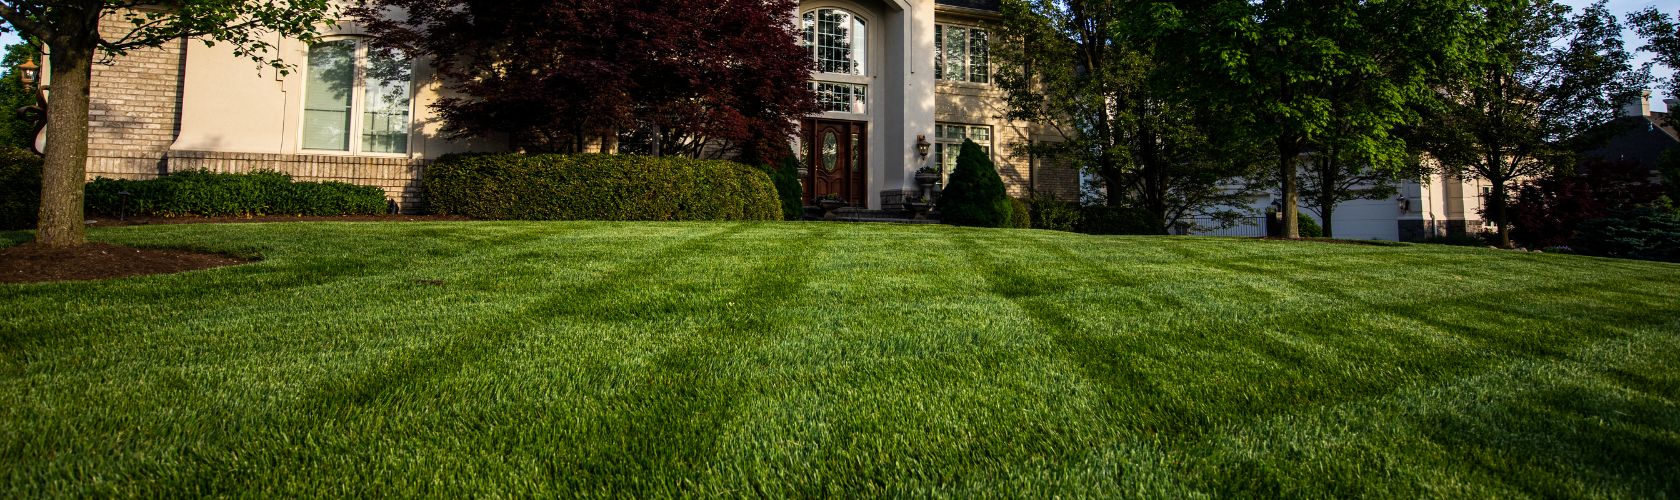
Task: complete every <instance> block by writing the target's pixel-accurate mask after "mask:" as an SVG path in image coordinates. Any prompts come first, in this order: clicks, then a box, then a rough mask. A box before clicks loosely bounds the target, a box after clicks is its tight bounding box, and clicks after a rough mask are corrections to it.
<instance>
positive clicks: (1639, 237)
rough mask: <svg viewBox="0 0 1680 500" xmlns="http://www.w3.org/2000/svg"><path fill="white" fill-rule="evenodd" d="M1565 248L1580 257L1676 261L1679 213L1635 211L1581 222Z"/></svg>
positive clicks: (1679, 249) (1679, 241) (1679, 246)
mask: <svg viewBox="0 0 1680 500" xmlns="http://www.w3.org/2000/svg"><path fill="white" fill-rule="evenodd" d="M1569 248H1570V250H1571V251H1573V252H1575V253H1579V254H1583V255H1596V256H1600V257H1620V258H1624V259H1642V260H1660V261H1665V262H1680V214H1675V213H1674V212H1671V211H1667V210H1662V209H1658V208H1636V209H1633V210H1629V211H1626V212H1621V213H1617V214H1616V215H1612V216H1610V217H1605V218H1601V219H1592V220H1589V221H1586V222H1582V223H1581V225H1580V226H1577V227H1576V228H1575V237H1574V238H1573V239H1571V240H1570V242H1569Z"/></svg>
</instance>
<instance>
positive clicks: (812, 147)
mask: <svg viewBox="0 0 1680 500" xmlns="http://www.w3.org/2000/svg"><path fill="white" fill-rule="evenodd" d="M826 125H837V126H841V127H844V129H843V133H842V136H849V135H852V134H856V135H857V140H856V141H848V140H846V139H844V138H842V139H841V140H840V148H839V149H840V151H839V152H838V153H837V154H838V155H839V156H840V160H839V162H838V163H840V164H843V165H845V173H844V174H843V176H844V177H845V180H844V181H843V183H842V186H841V195H840V198H841V199H842V200H845V201H846V203H847V204H849V205H851V206H853V207H860V208H861V207H864V206H865V203H867V201H868V196H866V193H867V191H868V180H869V122H867V121H858V120H838V119H831V118H820V117H808V118H805V119H804V120H801V121H800V126H799V129H800V130H799V137H800V139H801V141H802V142H804V143H805V146H804V148H803V149H805V165H804V167H805V169H806V171H807V173H806V174H805V179H804V181H805V182H804V184H805V186H804V189H803V191H804V202H805V205H806V206H811V205H814V204H815V202H816V197H817V193H816V189H817V182H816V180H817V174H818V173H819V172H821V170H822V167H821V165H819V164H818V163H819V162H820V161H822V154H821V151H820V149H819V148H821V147H822V146H821V142H822V141H821V140H820V139H819V138H818V137H817V135H818V129H819V128H821V127H823V126H826ZM854 144H855V146H856V148H857V149H858V151H856V152H854V151H852V149H853V146H854ZM853 158H856V159H857V161H856V162H853V161H852V159H853Z"/></svg>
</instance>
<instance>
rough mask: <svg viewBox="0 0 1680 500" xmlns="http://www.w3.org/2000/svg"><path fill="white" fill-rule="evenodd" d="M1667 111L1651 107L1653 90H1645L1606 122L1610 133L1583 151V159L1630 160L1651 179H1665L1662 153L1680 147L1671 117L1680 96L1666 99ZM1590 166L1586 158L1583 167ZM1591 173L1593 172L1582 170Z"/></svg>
mask: <svg viewBox="0 0 1680 500" xmlns="http://www.w3.org/2000/svg"><path fill="white" fill-rule="evenodd" d="M1663 102H1664V103H1665V104H1667V105H1668V112H1667V113H1664V112H1657V111H1652V110H1651V91H1649V90H1647V91H1645V92H1644V93H1643V94H1642V95H1641V96H1640V97H1638V98H1637V99H1636V100H1635V101H1634V102H1632V103H1629V104H1628V105H1627V106H1625V107H1623V108H1622V116H1621V117H1619V118H1617V119H1616V120H1615V121H1612V122H1610V123H1609V124H1606V125H1605V127H1607V129H1606V130H1600V132H1604V133H1607V134H1608V135H1609V137H1608V138H1607V139H1606V140H1605V142H1604V143H1603V144H1602V145H1600V146H1599V147H1597V148H1595V149H1592V150H1590V151H1585V152H1582V154H1581V157H1582V159H1587V160H1593V159H1596V160H1608V161H1612V162H1631V163H1632V164H1633V166H1634V167H1635V168H1640V169H1644V170H1648V171H1649V172H1650V173H1651V180H1652V181H1654V182H1659V183H1660V182H1662V175H1661V172H1660V171H1659V170H1658V166H1659V163H1658V162H1659V161H1660V160H1661V159H1662V155H1663V153H1665V152H1667V151H1670V150H1673V149H1675V148H1680V131H1676V130H1675V127H1674V122H1673V121H1672V119H1671V117H1672V115H1673V113H1674V110H1675V109H1676V108H1677V107H1680V99H1668V100H1666V101H1663ZM1590 166H1591V162H1584V163H1583V164H1582V167H1583V168H1587V167H1590ZM1580 173H1581V174H1587V175H1590V174H1591V172H1585V171H1583V172H1580Z"/></svg>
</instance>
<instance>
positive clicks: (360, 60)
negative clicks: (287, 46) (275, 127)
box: [297, 36, 419, 158]
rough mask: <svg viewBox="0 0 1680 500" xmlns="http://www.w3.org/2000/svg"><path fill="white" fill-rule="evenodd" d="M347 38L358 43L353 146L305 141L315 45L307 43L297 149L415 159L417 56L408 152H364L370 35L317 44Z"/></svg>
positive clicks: (353, 90)
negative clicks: (310, 144) (331, 146)
mask: <svg viewBox="0 0 1680 500" xmlns="http://www.w3.org/2000/svg"><path fill="white" fill-rule="evenodd" d="M343 41H349V42H352V43H354V44H355V46H356V49H355V55H354V57H353V58H352V62H351V64H354V65H355V69H354V73H355V77H354V78H353V80H354V83H353V85H352V86H351V90H350V125H349V129H348V130H346V131H345V133H347V134H349V135H350V138H349V141H348V142H349V147H348V148H346V149H344V150H337V149H308V148H305V147H304V142H305V139H304V135H305V134H307V133H308V131H307V130H306V129H305V127H306V126H307V124H306V120H307V116H308V109H309V80H310V76H309V73H308V72H309V71H310V70H311V68H309V62H308V58H309V49H310V48H313V45H309V46H305V47H304V49H303V50H304V64H303V72H302V76H303V91H302V92H300V93H299V94H298V96H299V97H298V104H297V111H298V115H297V116H298V120H297V150H298V152H299V153H300V154H309V155H323V156H367V157H378V158H413V157H415V155H416V154H417V153H415V147H414V146H415V144H416V141H415V139H416V137H415V136H417V135H419V134H416V133H415V122H416V120H415V117H416V116H417V114H416V113H415V110H416V109H417V108H416V106H415V102H416V101H418V100H419V99H417V98H416V97H417V96H416V95H415V94H416V92H415V91H416V90H417V89H418V87H417V86H416V85H415V84H414V77H413V75H414V72H413V71H412V69H413V68H412V66H413V65H414V59H413V58H409V65H410V70H411V71H410V72H409V79H408V144H407V146H405V147H404V148H403V149H405V150H406V151H405V152H402V153H379V152H364V151H362V125H363V121H364V120H365V117H364V115H365V114H366V113H367V103H366V101H367V68H368V39H367V38H366V37H357V36H341V37H329V38H326V39H323V40H321V41H319V42H316V43H317V44H323V43H334V42H343Z"/></svg>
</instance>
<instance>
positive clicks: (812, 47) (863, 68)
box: [799, 5, 875, 77]
mask: <svg viewBox="0 0 1680 500" xmlns="http://www.w3.org/2000/svg"><path fill="white" fill-rule="evenodd" d="M825 10H833V11H839V12H842V13H845V14H846V15H847V16H849V18H850V19H851V20H852V21H853V22H855V23H856V24H861V25H863V33H862V34H861V35H862V38H863V44H862V46H861V47H860V46H859V45H858V43H857V42H858V38H859V33H858V32H857V31H855V30H853V31H852V32H850V33H848V35H850V36H851V38H850V39H849V40H847V43H849V44H851V45H852V54H851V61H850V62H851V64H852V65H854V66H855V67H856V70H855V71H856V72H854V73H832V72H825V71H822V70H821V69H820V65H821V62H820V61H819V58H818V55H817V52H818V51H819V50H821V49H820V48H819V47H818V46H817V40H816V38H817V37H818V34H817V30H818V29H819V27H820V24H821V22H822V21H821V18H822V16H821V12H822V11H825ZM811 15H815V16H816V19H817V20H816V21H815V22H816V23H818V25H819V26H812V27H811V38H810V39H806V38H805V16H811ZM872 25H874V23H873V22H871V21H870V19H869V18H867V17H864V16H861V15H858V13H857V12H856V11H853V10H851V9H848V8H844V7H839V6H832V5H831V6H821V7H813V8H811V9H810V10H807V11H804V12H800V13H799V32H800V35H799V36H800V44H801V45H804V46H805V50H807V51H809V52H810V53H811V60H812V62H814V63H817V64H818V66H819V67H813V68H812V71H811V72H812V73H814V74H819V75H838V76H851V77H867V76H869V66H870V55H871V53H872V52H873V51H871V50H870V48H871V47H870V45H871V44H873V43H874V42H875V37H873V36H870V34H869V30H870V26H872ZM852 28H853V27H850V26H848V27H847V29H849V30H850V29H852ZM860 56H861V57H860Z"/></svg>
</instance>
